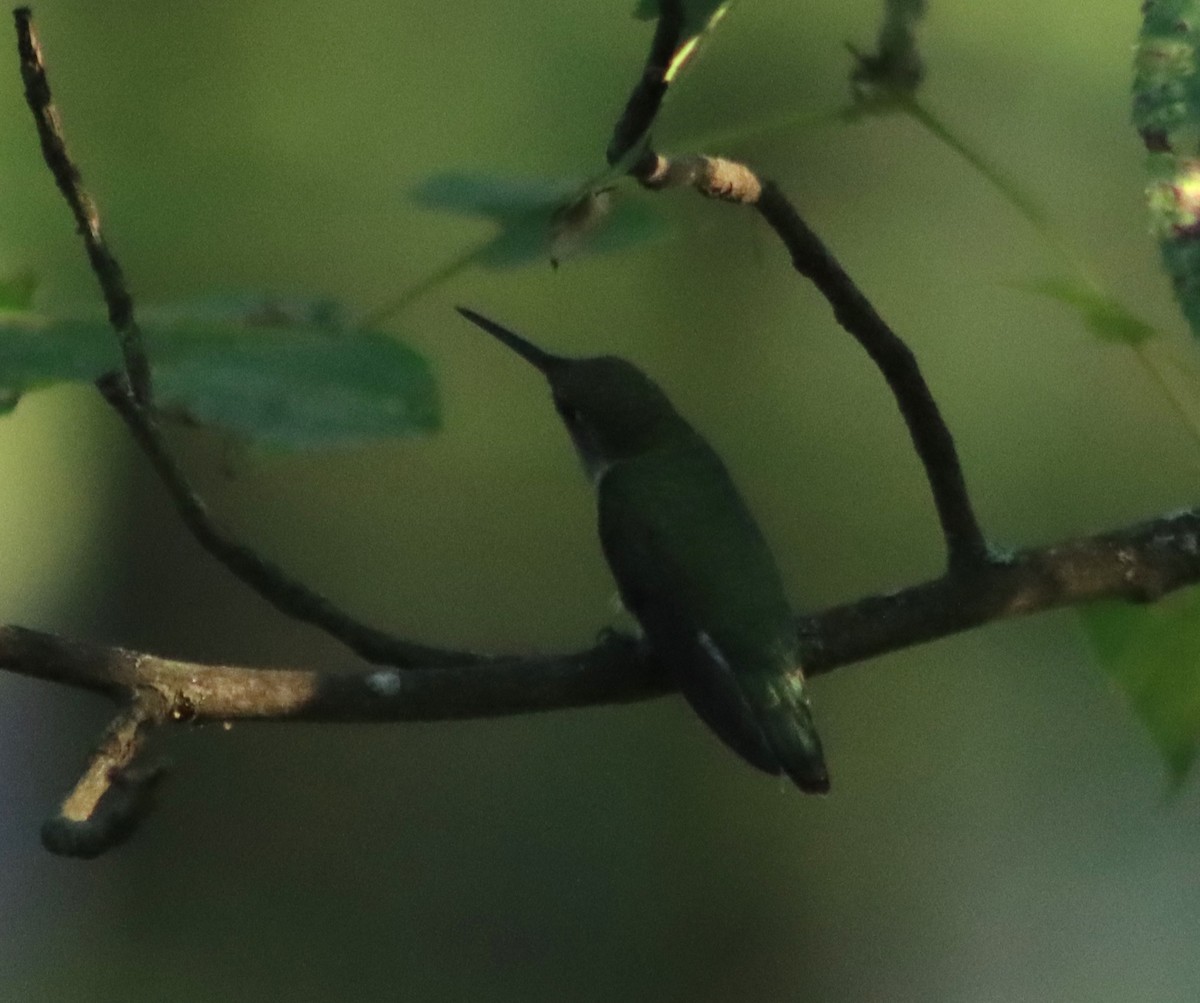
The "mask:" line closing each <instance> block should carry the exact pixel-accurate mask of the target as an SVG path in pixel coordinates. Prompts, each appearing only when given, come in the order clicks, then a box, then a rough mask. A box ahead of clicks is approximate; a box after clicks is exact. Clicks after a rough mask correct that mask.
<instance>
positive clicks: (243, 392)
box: [0, 299, 438, 450]
mask: <svg viewBox="0 0 1200 1003" xmlns="http://www.w3.org/2000/svg"><path fill="white" fill-rule="evenodd" d="M327 308H328V304H325V305H324V306H318V305H315V304H311V303H308V304H299V302H296V303H293V304H292V305H291V306H289V305H288V304H287V303H286V302H285V301H272V300H263V299H257V300H253V301H251V300H243V301H239V302H238V304H236V305H235V304H233V303H230V302H228V301H220V302H219V301H213V302H211V303H209V304H207V305H204V306H197V305H195V304H193V305H189V306H184V307H174V308H170V309H160V310H147V311H145V320H144V321H143V323H142V336H143V339H144V341H145V345H146V354H147V356H148V357H149V360H150V368H151V374H152V376H153V380H154V396H155V402H156V405H157V407H158V409H159V412H160V413H161V414H162V416H163V417H164V418H167V419H173V420H176V421H179V422H182V423H185V424H199V425H204V426H208V427H213V428H217V429H220V430H223V431H225V432H228V433H231V434H233V435H235V436H238V437H239V438H244V439H248V440H251V441H254V442H256V443H258V444H260V445H263V446H267V447H272V448H278V449H289V450H292V449H296V450H298V449H316V448H324V447H334V446H349V445H354V444H358V443H362V442H365V441H368V440H374V439H381V438H389V437H393V436H398V435H408V434H413V433H419V432H428V431H431V430H433V429H435V428H436V427H437V424H438V402H437V394H436V388H435V384H434V380H433V377H432V375H431V374H430V371H429V368H428V365H427V363H426V362H425V360H424V359H423V358H421V357H420V356H419V355H417V354H416V353H415V352H413V351H412V350H411V349H409V348H407V347H405V346H404V345H402V344H400V343H399V342H398V341H396V340H395V339H394V338H393V337H391V336H389V335H384V334H379V333H374V332H366V331H350V330H342V329H340V328H337V327H334V326H330V325H328V324H317V323H314V322H313V319H314V314H313V310H316V311H317V313H316V316H318V317H319V316H324V314H322V313H321V311H322V310H326V309H327ZM294 310H299V313H295V312H289V311H294ZM297 317H299V318H302V319H303V322H301V323H294V322H293V321H294V320H295V319H296V318H297ZM120 364H121V360H120V353H119V351H118V350H117V346H116V339H115V338H114V337H113V335H112V332H111V331H110V330H109V329H108V326H107V325H106V324H105V323H104V322H103V321H101V320H99V319H96V320H89V319H75V318H63V319H54V318H47V317H41V316H37V315H33V314H10V315H8V316H4V317H0V387H2V388H3V390H2V392H0V397H8V398H10V399H11V398H13V397H15V396H17V395H19V394H21V393H24V392H27V391H29V390H36V389H39V388H41V387H45V386H49V385H51V384H54V383H62V382H89V381H92V380H95V379H96V378H97V377H98V376H100V375H101V374H102V373H105V372H108V371H110V370H113V369H116V368H118V367H119V366H120Z"/></svg>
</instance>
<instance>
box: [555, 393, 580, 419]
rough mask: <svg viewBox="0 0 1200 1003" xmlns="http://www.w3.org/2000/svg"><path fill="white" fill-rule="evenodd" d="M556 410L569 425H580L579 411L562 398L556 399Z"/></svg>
mask: <svg viewBox="0 0 1200 1003" xmlns="http://www.w3.org/2000/svg"><path fill="white" fill-rule="evenodd" d="M554 410H555V411H557V412H558V414H559V417H560V418H562V420H563V421H565V422H566V423H567V424H568V425H577V424H578V423H579V410H578V408H576V407H575V406H574V405H572V404H569V403H568V402H567V401H565V400H563V399H562V398H561V397H555V398H554Z"/></svg>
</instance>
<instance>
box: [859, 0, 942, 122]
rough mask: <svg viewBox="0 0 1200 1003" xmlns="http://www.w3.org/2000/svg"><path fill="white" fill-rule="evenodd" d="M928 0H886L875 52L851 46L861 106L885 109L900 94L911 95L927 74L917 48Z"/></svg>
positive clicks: (870, 108)
mask: <svg viewBox="0 0 1200 1003" xmlns="http://www.w3.org/2000/svg"><path fill="white" fill-rule="evenodd" d="M925 6H926V0H884V10H883V22H882V23H881V24H880V27H879V36H878V38H877V39H876V43H875V52H873V53H862V52H859V51H858V50H857V49H855V48H854V47H853V46H848V48H849V49H850V52H851V54H852V55H853V56H854V58H855V63H856V65H855V67H854V70H853V71H852V73H851V74H850V84H851V88H852V90H853V94H854V99H855V102H856V104H857V105H858V106H860V107H862V108H863V109H869V110H884V109H886V108H887V107H888V106H889V105H892V104H894V103H895V101H896V99H897V98H904V97H911V96H912V95H913V94H915V93H916V91H917V88H918V87H919V86H920V85H921V81H922V79H924V76H925V66H924V63H923V61H922V59H921V53H920V51H919V50H918V49H917V26H918V25H919V24H920V23H921V18H923V17H924V16H925Z"/></svg>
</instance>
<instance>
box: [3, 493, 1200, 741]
mask: <svg viewBox="0 0 1200 1003" xmlns="http://www.w3.org/2000/svg"><path fill="white" fill-rule="evenodd" d="M1197 582H1200V511H1189V512H1186V513H1182V514H1178V515H1171V516H1164V517H1163V518H1160V519H1156V520H1153V521H1151V522H1147V523H1143V524H1140V525H1137V526H1133V527H1130V528H1127V529H1122V530H1117V531H1114V532H1111V533H1105V534H1101V535H1098V536H1092V537H1083V538H1080V539H1076V540H1070V541H1067V542H1064V543H1060V544H1055V545H1053V546H1050V547H1044V548H1039V549H1033V550H1027V551H1023V552H1020V553H1017V554H1015V555H1013V556H1012V557H1010V558H1008V559H1005V560H993V561H991V562H990V563H988V564H987V565H984V566H981V567H978V568H976V569H974V570H972V571H969V572H964V573H958V574H949V575H946V576H944V577H942V578H939V579H936V580H933V581H929V582H925V583H922V584H919V585H913V586H910V587H908V588H905V589H901V590H899V591H897V592H892V593H889V594H887V595H878V596H868V597H866V598H864V599H859V600H857V601H856V602H852V603H847V604H845V605H841V606H834V607H830V608H829V609H826V610H823V611H820V612H816V613H811V614H806V615H803V616H801V617H800V618H799V619H798V622H797V629H798V630H799V633H800V639H801V648H802V651H803V652H804V655H803V663H804V667H805V671H806V672H807V674H808V675H810V676H816V675H824V674H826V673H829V672H831V671H833V670H834V669H837V668H839V667H841V666H845V665H849V664H852V663H855V662H860V661H863V660H864V659H867V658H871V657H874V656H878V655H882V654H886V653H888V652H892V651H898V650H900V649H902V648H906V647H910V646H912V645H915V644H921V643H924V642H927V641H932V640H936V639H938V638H942V637H947V636H949V635H952V634H955V633H958V632H960V631H965V630H970V629H972V628H975V627H980V626H983V625H984V624H988V623H993V622H996V621H999V620H1004V619H1008V618H1010V617H1014V616H1021V615H1026V614H1030V613H1037V612H1041V611H1045V610H1050V609H1055V608H1059V607H1063V606H1072V605H1077V604H1080V603H1084V602H1089V601H1092V600H1096V599H1106V598H1107V599H1124V600H1129V601H1134V602H1149V601H1152V600H1154V599H1157V598H1159V597H1161V596H1163V595H1165V594H1166V593H1168V592H1170V591H1172V590H1174V589H1177V588H1180V587H1182V586H1185V585H1190V584H1194V583H1197ZM0 668H4V669H8V670H10V671H13V672H17V673H20V674H22V675H26V676H30V677H33V678H37V679H45V680H50V681H53V682H58V683H62V684H65V685H68V686H74V687H77V688H81V689H86V690H91V691H94V692H97V693H102V694H105V695H107V696H109V697H111V698H113V699H115V700H119V701H127V700H129V699H130V698H131V697H133V696H136V695H139V694H142V695H144V694H145V693H146V692H151V693H154V694H156V695H157V696H158V697H159V698H161V700H162V705H163V707H164V708H165V711H164V715H163V716H164V719H167V720H176V721H182V720H187V721H227V720H233V719H248V720H273V721H283V720H301V721H343V722H349V721H440V720H450V719H459V718H476V717H493V716H499V715H506V714H519V713H528V712H534V711H547V710H560V709H564V708H570V707H585V706H592V705H597V704H610V703H628V702H632V701H637V700H644V699H649V698H652V697H658V696H662V695H663V694H665V693H667V692H670V690H671V686H670V683H669V682H668V680H667V677H666V674H665V673H664V672H663V671H662V670H661V668H660V667H659V666H657V665H656V664H655V663H654V661H653V660H652V658H651V657H650V656H649V655H648V653H647V652H645V651H644V650H643V649H642V647H641V646H640V645H639V644H638V643H637V642H636V641H634V640H632V639H630V638H627V637H624V636H623V635H619V634H612V633H610V634H607V635H606V636H605V637H604V638H603V640H602V641H601V642H600V643H599V644H597V645H596V646H595V647H593V648H591V649H589V650H586V651H579V652H575V653H572V654H564V655H545V656H536V657H511V658H497V659H495V660H494V661H491V662H489V663H488V664H486V665H478V664H469V665H462V666H437V667H429V668H425V669H423V670H422V671H420V672H411V671H407V670H399V669H388V668H383V669H380V668H371V669H363V670H361V671H359V672H351V673H329V672H319V671H315V670H306V669H256V668H245V667H239V666H229V665H205V664H199V663H194V662H183V661H176V660H172V659H166V658H159V657H157V656H155V655H149V654H145V653H140V652H132V651H126V650H124V649H121V648H109V647H104V646H100V645H94V644H88V643H84V642H79V641H66V640H63V639H61V638H57V637H54V636H52V635H49V634H44V633H40V632H37V631H31V630H27V629H25V628H22V627H15V626H9V627H0Z"/></svg>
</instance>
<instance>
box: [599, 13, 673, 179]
mask: <svg viewBox="0 0 1200 1003" xmlns="http://www.w3.org/2000/svg"><path fill="white" fill-rule="evenodd" d="M683 26H684V9H683V2H682V0H659V15H658V22H657V24H656V25H655V28H654V38H653V40H652V41H651V42H650V53H649V55H648V56H647V57H646V67H645V69H644V70H642V76H641V79H640V80H638V82H637V84H635V85H634V88H633V91H632V92H631V93H630V95H629V100H628V101H626V102H625V109H624V111H622V112H621V117H620V118H619V119H617V124H616V127H615V128H614V129H613V134H612V139H611V140H610V141H609V144H608V151H607V153H606V156H607V159H608V162H609V164H616V163H617V162H618V161H619V160H621V158H622V157H624V156H625V155H626V154H627V153H629V152H630V151H631V150H632V149H633V148H634V147H635V146H636V145H637V144H638V141H639V140H641V139H642V137H644V136H645V135H646V134H647V133H648V132H649V130H650V126H651V125H653V124H654V119H655V118H656V117H657V116H658V109H659V108H660V107H662V102H663V98H664V97H666V95H667V86H668V82H667V67H668V66H670V64H671V57H672V56H673V55H674V54H675V51H676V50H677V49H678V48H679V43H680V42H681V41H682V40H683Z"/></svg>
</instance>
